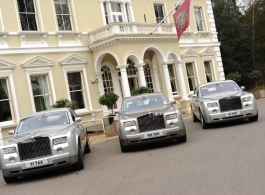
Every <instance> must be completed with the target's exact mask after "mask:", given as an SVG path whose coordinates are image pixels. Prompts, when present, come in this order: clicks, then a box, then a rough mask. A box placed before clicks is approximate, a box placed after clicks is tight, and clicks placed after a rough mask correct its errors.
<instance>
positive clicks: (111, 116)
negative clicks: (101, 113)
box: [109, 115, 114, 124]
mask: <svg viewBox="0 0 265 195" xmlns="http://www.w3.org/2000/svg"><path fill="white" fill-rule="evenodd" d="M113 123H114V115H109V124H113Z"/></svg>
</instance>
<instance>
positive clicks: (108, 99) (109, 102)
mask: <svg viewBox="0 0 265 195" xmlns="http://www.w3.org/2000/svg"><path fill="white" fill-rule="evenodd" d="M118 99H119V96H118V95H117V94H115V93H114V92H108V93H105V94H104V95H102V96H100V97H99V100H98V102H99V103H100V104H101V105H103V106H107V107H108V108H109V109H111V113H112V115H113V108H114V105H115V103H116V102H117V100H118Z"/></svg>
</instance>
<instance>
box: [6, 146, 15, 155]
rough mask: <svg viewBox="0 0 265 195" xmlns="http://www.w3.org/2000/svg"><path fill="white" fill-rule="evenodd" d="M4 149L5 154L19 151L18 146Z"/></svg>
mask: <svg viewBox="0 0 265 195" xmlns="http://www.w3.org/2000/svg"><path fill="white" fill-rule="evenodd" d="M3 150H4V153H5V154H11V153H16V152H17V150H16V147H11V148H4V149H3Z"/></svg>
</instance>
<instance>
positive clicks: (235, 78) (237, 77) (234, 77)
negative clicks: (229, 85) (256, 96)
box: [226, 72, 241, 83]
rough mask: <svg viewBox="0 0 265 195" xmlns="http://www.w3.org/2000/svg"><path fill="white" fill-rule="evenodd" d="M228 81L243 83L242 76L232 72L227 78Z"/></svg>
mask: <svg viewBox="0 0 265 195" xmlns="http://www.w3.org/2000/svg"><path fill="white" fill-rule="evenodd" d="M226 79H227V80H233V81H235V82H236V83H238V82H240V81H241V75H240V74H239V73H238V72H230V73H229V74H228V75H227V76H226Z"/></svg>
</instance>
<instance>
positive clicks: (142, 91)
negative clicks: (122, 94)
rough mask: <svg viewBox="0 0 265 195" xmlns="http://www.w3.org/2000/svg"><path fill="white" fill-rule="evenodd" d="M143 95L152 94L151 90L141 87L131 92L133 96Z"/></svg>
mask: <svg viewBox="0 0 265 195" xmlns="http://www.w3.org/2000/svg"><path fill="white" fill-rule="evenodd" d="M142 93H151V89H150V88H148V87H139V88H137V89H135V90H133V91H132V92H131V94H132V95H138V94H142Z"/></svg>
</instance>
